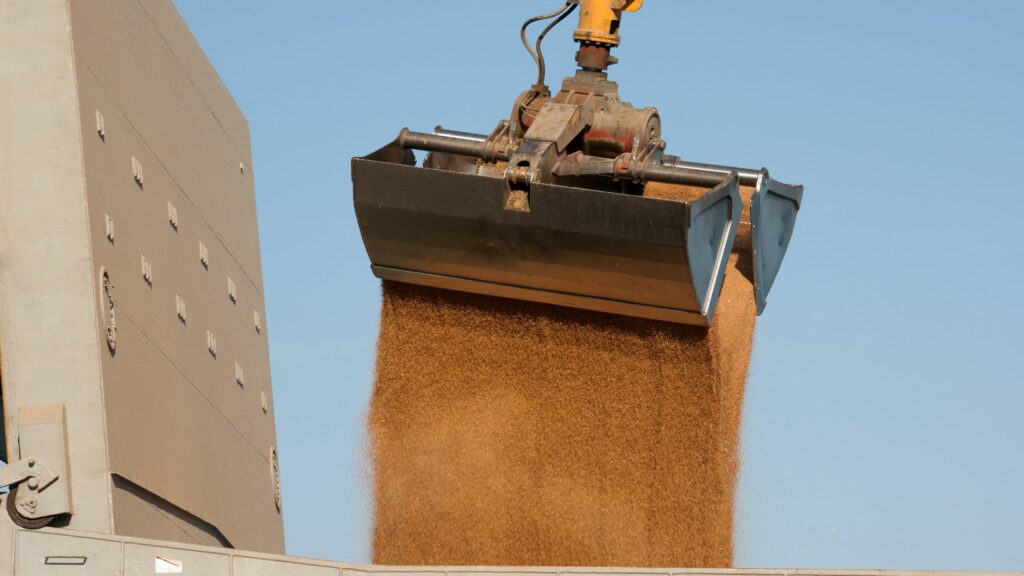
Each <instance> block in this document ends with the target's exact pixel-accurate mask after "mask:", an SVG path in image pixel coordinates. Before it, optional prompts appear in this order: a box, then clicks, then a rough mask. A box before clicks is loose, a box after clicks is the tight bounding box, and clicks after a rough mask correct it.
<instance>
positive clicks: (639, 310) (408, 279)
mask: <svg viewBox="0 0 1024 576" xmlns="http://www.w3.org/2000/svg"><path fill="white" fill-rule="evenodd" d="M372 268H373V273H374V275H375V276H377V278H380V279H381V280H392V281H395V282H405V283H407V284H417V285H420V286H427V287H430V288H443V289H445V290H456V291H459V292H471V293H474V294H483V295H484V296H492V297H496V298H511V299H513V300H525V301H527V302H537V303H540V304H552V305H555V306H563V307H567V308H576V309H579V310H592V311H596V312H603V313H606V314H619V315H622V316H633V317H636V318H645V319H647V320H660V321H662V322H672V323H675V324H689V325H692V326H702V327H704V328H707V326H708V318H707V317H706V316H703V315H701V314H698V313H695V312H689V311H686V310H677V309H673V308H663V307H659V306H647V305H643V304H635V303H632V302H621V301H618V300H608V299H605V298H593V297H589V296H580V295H578V294H565V293H562V292H552V291H549V290H538V289H534V288H526V287H523V286H511V285H508V284H495V283H491V282H481V281H478V280H471V279H468V278H455V277H452V276H440V275H437V274H426V273H422V272H413V271H410V270H399V269H396V268H388V267H384V266H373V267H372Z"/></svg>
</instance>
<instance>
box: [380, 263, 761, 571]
mask: <svg viewBox="0 0 1024 576" xmlns="http://www.w3.org/2000/svg"><path fill="white" fill-rule="evenodd" d="M731 264H732V266H733V267H740V268H742V269H744V270H743V271H744V272H746V271H748V266H747V264H748V263H747V262H743V261H741V259H740V257H738V256H736V255H734V256H733V258H732V262H731ZM754 320H755V309H754V302H753V297H752V287H751V284H750V282H749V280H748V279H747V278H746V277H745V275H744V274H743V273H741V271H739V270H730V272H729V274H728V275H727V277H726V283H725V288H724V290H723V294H722V297H721V300H720V304H719V308H718V313H717V317H716V321H715V324H714V326H713V327H712V329H711V330H710V332H708V331H705V330H702V329H697V328H691V327H686V326H677V325H670V324H665V323H659V322H651V321H645V320H639V319H633V318H623V317H615V316H608V315H602V314H596V313H589V312H582V311H577V310H570V309H564V308H556V307H550V306H546V305H540V304H531V303H525V302H516V301H510V300H501V299H493V298H487V297H483V296H476V295H469V294H461V293H454V292H446V291H441V290H433V289H427V288H420V287H415V286H408V285H402V284H393V283H385V284H384V303H383V312H382V316H381V332H380V338H379V342H378V356H377V373H376V383H375V387H374V391H373V397H372V402H371V406H370V412H369V416H368V420H369V421H368V430H369V440H370V456H371V460H372V465H373V470H374V481H373V484H374V514H375V525H374V534H373V547H374V562H375V563H379V564H390V565H400V564H406V565H520V566H528V565H548V566H662V567H667V566H672V567H689V566H694V567H698V566H699V567H709V568H710V567H727V566H730V565H731V563H732V550H733V538H732V536H733V497H734V491H735V481H736V472H737V467H738V454H737V451H738V435H739V434H738V431H739V424H740V411H741V408H742V403H743V392H744V383H745V379H746V372H747V366H748V362H749V357H750V348H751V345H752V341H753V329H754Z"/></svg>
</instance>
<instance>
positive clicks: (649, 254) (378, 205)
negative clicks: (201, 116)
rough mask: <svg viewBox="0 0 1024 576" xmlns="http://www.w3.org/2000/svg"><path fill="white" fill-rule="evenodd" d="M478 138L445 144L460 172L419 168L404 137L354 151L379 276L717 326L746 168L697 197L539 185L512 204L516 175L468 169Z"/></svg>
mask: <svg viewBox="0 0 1024 576" xmlns="http://www.w3.org/2000/svg"><path fill="white" fill-rule="evenodd" d="M467 142H468V141H467V140H465V139H463V140H462V141H461V142H454V140H445V141H444V144H445V146H437V147H433V150H434V151H439V152H442V153H447V154H451V153H453V152H457V153H458V154H457V155H453V156H452V162H450V165H452V166H456V165H457V166H460V169H459V170H458V171H452V170H444V169H440V168H437V167H434V168H423V167H419V166H416V164H415V158H414V156H413V154H412V153H411V151H410V150H409V149H407V148H403V147H402V146H400V145H399V144H398V143H393V144H391V145H389V146H386V147H384V148H382V149H381V150H379V151H377V152H375V153H373V154H371V155H369V156H366V157H364V158H356V159H354V160H353V163H352V177H353V184H354V202H355V209H356V216H357V219H358V221H359V227H360V231H361V233H362V237H363V242H364V244H365V246H366V250H367V254H368V255H369V257H370V262H371V265H372V269H373V272H374V274H375V275H376V276H377V277H378V278H381V279H384V280H393V281H399V282H408V283H412V284H420V285H425V286H432V287H436V288H444V289H450V290H459V291H464V292H473V293H478V294H484V295H488V296H497V297H504V298H515V299H521V300H528V301H533V302H541V303H546V304H554V305H559V306H568V307H572V308H580V309H586V310H594V311H599V312H606V313H612V314H622V315H628V316H636V317H641V318H648V319H653V320H663V321H667V322H676V323H682V324H693V325H698V326H709V325H710V323H711V321H712V318H713V315H714V311H715V305H716V303H717V300H718V296H719V294H720V292H721V288H722V282H723V280H724V277H725V273H726V269H727V267H728V266H727V264H728V258H729V254H730V252H731V251H732V248H733V242H734V240H735V237H736V232H737V229H738V227H739V222H740V214H741V211H742V199H741V197H740V193H739V177H738V175H736V174H731V173H730V174H727V175H726V176H724V177H719V178H718V184H717V185H716V186H714V187H713V188H712V189H711V190H710V191H709V192H708V193H707V194H704V195H703V196H701V197H700V198H699V199H697V200H695V201H693V202H680V201H674V200H662V199H656V198H646V197H643V196H636V195H629V194H622V193H616V192H607V191H603V190H594V189H589V188H580V187H573V186H565V185H558V184H548V183H534V184H533V185H532V186H531V189H530V210H529V211H528V212H522V211H515V210H508V209H507V208H506V204H505V199H506V197H507V194H508V191H509V185H508V183H507V182H506V181H505V180H504V179H502V178H500V177H494V176H492V175H483V174H474V173H467V172H468V170H467V169H466V166H468V165H469V163H468V162H466V161H465V156H467V154H468V153H471V152H472V150H471V149H470V148H471V147H470V146H469V145H468V144H467ZM423 144H424V142H420V143H419V145H420V146H422V147H427V146H424V145H423ZM439 149H440V150H439ZM458 156H462V158H457V157H458ZM456 159H459V160H461V161H458V162H456V161H455V160H456ZM431 164H432V165H434V166H439V165H443V164H444V163H440V162H437V161H434V162H432V163H431Z"/></svg>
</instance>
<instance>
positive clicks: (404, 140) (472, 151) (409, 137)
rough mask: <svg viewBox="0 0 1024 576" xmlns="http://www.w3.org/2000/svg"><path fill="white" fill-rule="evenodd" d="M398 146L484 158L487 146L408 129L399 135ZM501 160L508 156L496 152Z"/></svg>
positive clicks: (476, 142)
mask: <svg viewBox="0 0 1024 576" xmlns="http://www.w3.org/2000/svg"><path fill="white" fill-rule="evenodd" d="M398 145H399V146H401V147H402V148H408V149H413V150H425V151H427V152H444V153H448V154H460V155H462V156H472V157H474V158H483V157H484V154H485V152H486V150H485V148H486V144H485V143H484V142H483V141H477V140H474V139H468V138H465V137H464V136H446V135H440V134H424V133H423V132H413V131H411V130H409V129H408V128H405V129H403V130H402V132H401V133H399V135H398ZM496 156H497V157H498V159H500V160H507V159H508V158H507V156H505V157H502V156H503V155H502V154H501V153H500V152H496Z"/></svg>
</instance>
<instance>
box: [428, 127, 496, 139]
mask: <svg viewBox="0 0 1024 576" xmlns="http://www.w3.org/2000/svg"><path fill="white" fill-rule="evenodd" d="M434 135H435V136H447V137H448V138H458V139H460V140H472V141H474V142H486V141H487V136H484V135H483V134H474V133H472V132H462V131H461V130H449V129H447V128H445V127H444V126H438V127H437V128H434Z"/></svg>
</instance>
